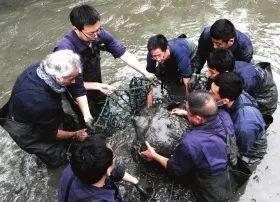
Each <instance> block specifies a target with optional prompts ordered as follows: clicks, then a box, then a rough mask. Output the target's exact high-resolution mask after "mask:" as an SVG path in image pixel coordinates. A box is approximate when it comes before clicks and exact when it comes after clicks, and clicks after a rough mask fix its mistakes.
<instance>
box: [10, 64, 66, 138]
mask: <svg viewBox="0 0 280 202" xmlns="http://www.w3.org/2000/svg"><path fill="white" fill-rule="evenodd" d="M39 65H40V64H39V63H36V64H33V65H31V66H30V67H28V68H27V69H26V70H24V71H23V72H22V73H21V74H20V75H19V76H18V78H17V81H16V83H15V85H14V87H13V91H12V95H11V100H10V101H11V103H10V105H12V107H10V110H9V112H8V117H7V118H9V119H14V120H15V121H18V122H20V123H27V124H33V126H34V128H35V130H36V131H37V132H39V134H40V135H41V139H42V140H44V139H45V140H55V138H56V134H57V130H58V128H59V125H60V124H61V123H62V116H63V110H62V108H61V95H60V94H59V93H56V92H55V91H53V90H52V89H51V88H50V87H49V86H48V85H47V84H46V83H45V82H44V81H43V80H42V79H41V78H39V77H38V75H37V72H36V70H37V67H38V66H39Z"/></svg>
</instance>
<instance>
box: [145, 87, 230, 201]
mask: <svg viewBox="0 0 280 202" xmlns="http://www.w3.org/2000/svg"><path fill="white" fill-rule="evenodd" d="M173 114H177V115H184V116H186V117H187V119H188V121H189V122H190V123H191V124H192V125H193V126H194V127H193V129H192V130H191V131H190V132H186V133H184V134H183V135H182V140H181V142H180V144H179V145H178V146H177V148H176V150H175V153H174V155H173V156H172V157H171V158H169V159H168V158H166V157H164V156H161V155H160V154H158V153H156V152H155V150H154V148H152V147H151V146H150V145H149V143H146V144H147V150H146V151H144V152H141V154H142V155H143V156H144V157H145V158H147V160H150V161H151V160H154V161H157V162H158V163H160V164H161V165H162V166H163V167H164V168H166V169H167V170H168V171H169V172H170V173H172V174H174V175H175V176H176V177H178V178H179V179H181V180H180V181H182V182H185V183H186V182H189V181H190V180H191V178H186V175H187V174H191V176H192V178H193V179H192V183H191V184H192V185H193V191H194V193H195V196H196V197H197V199H198V201H227V200H229V198H230V192H231V186H230V181H229V173H228V163H229V162H228V156H227V145H226V136H227V133H229V136H230V137H231V138H233V137H234V129H233V123H232V121H231V118H230V116H229V114H228V113H227V112H226V111H224V110H219V111H218V107H217V105H216V102H215V101H214V99H213V98H212V96H211V95H210V94H209V93H208V92H202V91H195V92H192V93H190V95H189V98H188V102H187V103H186V110H182V109H174V110H173Z"/></svg>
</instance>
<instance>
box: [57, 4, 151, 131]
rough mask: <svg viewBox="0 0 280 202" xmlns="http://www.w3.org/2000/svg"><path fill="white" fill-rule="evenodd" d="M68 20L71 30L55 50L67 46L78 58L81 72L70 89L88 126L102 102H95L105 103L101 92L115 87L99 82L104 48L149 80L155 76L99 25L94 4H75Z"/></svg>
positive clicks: (77, 110) (78, 110)
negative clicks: (92, 5) (101, 52)
mask: <svg viewBox="0 0 280 202" xmlns="http://www.w3.org/2000/svg"><path fill="white" fill-rule="evenodd" d="M70 21H71V23H72V25H73V29H72V30H70V31H69V32H68V33H67V34H66V36H64V37H63V38H62V39H61V40H60V41H59V42H58V43H57V45H56V46H55V48H54V51H57V50H62V49H69V50H72V51H73V52H74V53H77V54H78V55H79V56H80V57H81V63H82V67H83V74H82V75H79V76H78V77H77V80H79V82H77V83H76V85H73V86H72V87H71V89H69V90H70V92H71V96H72V97H73V98H74V99H75V101H76V102H77V104H78V106H79V109H75V112H76V113H77V114H79V113H81V115H80V116H82V118H83V119H84V121H85V123H86V125H87V126H89V127H90V126H92V123H93V120H94V119H93V117H92V114H98V112H100V110H101V108H102V104H101V105H100V104H98V103H102V102H104V99H105V97H104V94H106V95H108V94H111V93H112V92H113V91H114V90H115V88H114V87H113V86H110V85H107V84H103V83H102V78H101V68H100V51H107V52H109V53H111V54H112V55H113V56H114V58H120V59H121V60H123V61H125V62H126V63H127V64H128V65H129V66H131V67H133V68H134V69H136V70H137V71H138V72H140V73H142V74H143V75H144V76H146V77H147V78H148V79H152V78H153V77H154V75H153V74H151V73H149V72H147V71H146V70H145V67H144V65H142V64H141V63H140V62H139V61H138V60H137V59H136V57H135V56H134V55H133V54H130V53H129V52H128V51H127V50H126V48H125V46H124V45H123V44H121V43H120V42H119V41H117V40H116V39H115V38H114V37H113V36H112V35H111V34H110V33H109V32H108V31H106V30H105V29H104V28H103V27H102V26H101V23H100V14H99V13H98V12H97V11H96V10H95V9H94V8H93V7H91V6H89V5H79V6H76V7H74V8H73V9H72V11H71V13H70ZM83 81H84V83H83ZM87 91H88V92H87ZM100 92H101V93H100ZM73 106H75V105H74V104H73Z"/></svg>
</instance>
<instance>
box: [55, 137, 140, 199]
mask: <svg viewBox="0 0 280 202" xmlns="http://www.w3.org/2000/svg"><path fill="white" fill-rule="evenodd" d="M115 161H116V155H115V154H114V153H113V151H112V148H111V147H110V145H108V144H107V145H106V143H105V140H104V139H103V138H101V136H99V135H94V136H91V137H90V138H88V139H87V140H86V141H85V142H83V143H81V144H80V145H78V146H77V147H76V149H75V152H74V153H73V154H72V156H71V160H70V165H68V166H67V167H66V169H65V170H64V171H63V174H62V177H61V184H60V191H59V194H58V202H64V201H68V202H72V201H73V202H74V201H110V202H113V201H121V200H120V196H119V195H118V188H117V186H116V185H115V184H114V182H117V181H120V180H125V181H127V182H130V183H132V184H134V185H137V184H138V179H137V178H135V177H133V176H131V175H130V174H128V173H127V172H125V169H124V168H123V167H121V166H116V164H115Z"/></svg>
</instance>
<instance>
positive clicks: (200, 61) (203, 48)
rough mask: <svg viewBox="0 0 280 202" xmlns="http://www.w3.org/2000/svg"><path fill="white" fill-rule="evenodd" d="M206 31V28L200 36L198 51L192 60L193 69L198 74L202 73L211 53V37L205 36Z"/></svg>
mask: <svg viewBox="0 0 280 202" xmlns="http://www.w3.org/2000/svg"><path fill="white" fill-rule="evenodd" d="M205 32H206V30H205V29H204V31H203V32H202V33H201V35H200V37H199V40H198V47H197V52H196V54H195V56H194V58H193V59H192V61H191V65H192V71H193V72H194V73H196V74H200V71H201V69H202V68H203V66H204V64H205V62H206V59H207V57H208V54H209V41H208V40H209V39H207V38H205V37H206V36H205V35H206V33H205Z"/></svg>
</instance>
